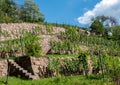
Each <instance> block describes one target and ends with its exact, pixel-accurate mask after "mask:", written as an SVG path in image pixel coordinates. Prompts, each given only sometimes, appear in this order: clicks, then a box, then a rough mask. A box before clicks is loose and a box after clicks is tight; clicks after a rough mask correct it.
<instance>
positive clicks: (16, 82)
mask: <svg viewBox="0 0 120 85" xmlns="http://www.w3.org/2000/svg"><path fill="white" fill-rule="evenodd" d="M5 79H6V78H5V77H4V78H0V85H5V84H4V81H5ZM8 85H113V84H112V83H108V82H106V83H103V79H100V78H97V77H94V76H91V77H89V79H86V78H85V77H84V76H67V77H64V76H62V77H54V78H45V79H39V80H22V79H20V78H16V77H9V83H8Z"/></svg>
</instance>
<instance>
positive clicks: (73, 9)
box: [16, 0, 120, 26]
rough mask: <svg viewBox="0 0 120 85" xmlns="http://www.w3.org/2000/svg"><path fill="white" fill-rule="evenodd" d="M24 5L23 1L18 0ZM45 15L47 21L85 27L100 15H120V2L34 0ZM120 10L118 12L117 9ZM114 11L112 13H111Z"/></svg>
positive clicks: (100, 0)
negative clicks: (92, 18) (91, 19)
mask: <svg viewBox="0 0 120 85" xmlns="http://www.w3.org/2000/svg"><path fill="white" fill-rule="evenodd" d="M16 1H17V2H19V3H22V2H23V0H16ZM33 1H35V2H36V3H37V5H38V6H39V7H40V11H41V12H42V13H43V14H44V15H45V21H47V22H51V23H52V22H53V23H56V22H57V23H61V24H62V23H65V24H71V25H78V26H85V25H88V24H89V21H90V18H91V17H95V16H98V15H100V14H101V15H104V14H106V15H107V16H113V15H114V16H117V14H120V6H119V4H120V0H33ZM118 6H119V7H118ZM103 7H104V8H103ZM116 7H117V8H118V12H115V11H116V10H115V9H112V8H116ZM111 10H113V12H112V13H110V11H111Z"/></svg>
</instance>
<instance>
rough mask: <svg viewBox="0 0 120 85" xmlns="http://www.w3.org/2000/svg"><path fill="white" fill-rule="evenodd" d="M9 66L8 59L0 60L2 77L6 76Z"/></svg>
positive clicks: (0, 74) (0, 75)
mask: <svg viewBox="0 0 120 85" xmlns="http://www.w3.org/2000/svg"><path fill="white" fill-rule="evenodd" d="M7 68H8V63H7V60H1V61H0V77H3V76H6V74H7Z"/></svg>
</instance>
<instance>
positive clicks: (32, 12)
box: [21, 0, 44, 22]
mask: <svg viewBox="0 0 120 85" xmlns="http://www.w3.org/2000/svg"><path fill="white" fill-rule="evenodd" d="M21 20H23V21H25V22H39V21H42V22H43V21H44V15H43V14H42V13H41V12H40V9H39V7H38V6H37V5H36V4H35V3H34V2H33V1H32V0H25V3H24V4H23V5H22V6H21Z"/></svg>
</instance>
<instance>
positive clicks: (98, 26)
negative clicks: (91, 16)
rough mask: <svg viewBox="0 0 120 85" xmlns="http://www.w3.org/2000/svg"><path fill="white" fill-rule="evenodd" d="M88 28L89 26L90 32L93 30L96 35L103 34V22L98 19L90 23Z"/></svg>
mask: <svg viewBox="0 0 120 85" xmlns="http://www.w3.org/2000/svg"><path fill="white" fill-rule="evenodd" d="M90 28H91V32H93V33H95V34H97V35H103V34H104V31H105V30H104V28H103V24H102V23H101V22H100V21H98V20H95V21H94V22H93V23H92V24H91V26H90Z"/></svg>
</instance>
